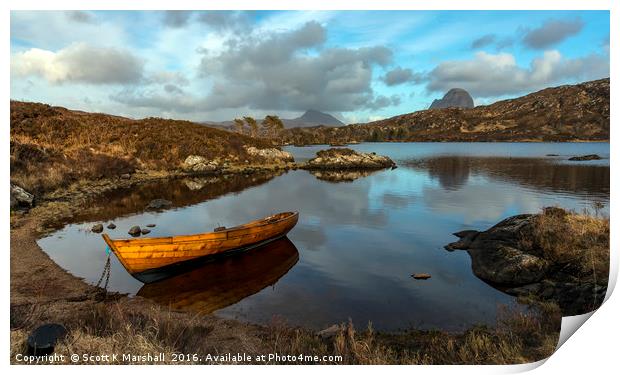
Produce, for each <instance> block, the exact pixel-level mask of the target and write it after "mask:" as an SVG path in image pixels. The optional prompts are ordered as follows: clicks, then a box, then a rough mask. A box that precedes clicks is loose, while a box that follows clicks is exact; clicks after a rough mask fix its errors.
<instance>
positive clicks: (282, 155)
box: [245, 146, 295, 163]
mask: <svg viewBox="0 0 620 375" xmlns="http://www.w3.org/2000/svg"><path fill="white" fill-rule="evenodd" d="M245 151H246V152H247V153H248V154H250V155H252V156H258V157H261V158H264V159H267V160H269V161H272V162H276V163H292V162H294V161H295V158H294V157H293V154H291V153H290V152H286V151H282V150H278V149H277V148H256V147H254V146H250V147H245Z"/></svg>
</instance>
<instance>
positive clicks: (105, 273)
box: [95, 248, 111, 293]
mask: <svg viewBox="0 0 620 375" xmlns="http://www.w3.org/2000/svg"><path fill="white" fill-rule="evenodd" d="M106 252H107V253H108V259H106V261H105V266H103V272H102V273H101V277H100V278H99V281H97V284H96V285H95V287H96V288H99V287H100V286H101V282H102V281H103V278H104V277H105V284H104V285H103V290H104V291H105V292H106V293H107V291H108V283H109V282H110V273H111V272H110V270H111V267H110V265H111V261H110V251H109V248H108V249H106Z"/></svg>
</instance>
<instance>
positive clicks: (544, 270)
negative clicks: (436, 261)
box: [445, 207, 607, 315]
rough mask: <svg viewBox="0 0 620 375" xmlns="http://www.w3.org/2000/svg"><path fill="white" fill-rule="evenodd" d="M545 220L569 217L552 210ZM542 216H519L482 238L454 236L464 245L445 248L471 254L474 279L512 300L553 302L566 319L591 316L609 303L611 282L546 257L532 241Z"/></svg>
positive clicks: (465, 233) (472, 232)
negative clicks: (525, 298) (518, 297)
mask: <svg viewBox="0 0 620 375" xmlns="http://www.w3.org/2000/svg"><path fill="white" fill-rule="evenodd" d="M544 214H545V215H559V216H562V215H568V213H567V212H566V211H564V210H562V209H559V208H552V207H551V208H547V209H545V213H544ZM539 216H540V214H538V215H531V214H524V215H516V216H512V217H509V218H507V219H505V220H502V221H501V222H499V223H498V224H496V225H495V226H493V227H492V228H490V229H488V230H486V231H483V232H478V231H475V230H467V231H461V232H457V233H454V235H455V236H457V237H459V238H460V239H459V240H458V241H457V242H453V243H451V244H449V245H447V246H446V247H445V248H446V249H447V250H450V251H453V250H457V249H460V250H467V252H468V253H469V255H470V257H471V260H472V270H473V272H474V274H475V275H476V276H477V277H479V278H480V279H482V280H484V281H486V282H488V283H490V284H491V285H494V286H496V287H498V289H500V290H502V291H505V292H507V293H509V294H512V295H523V296H534V297H537V298H539V299H542V300H553V301H555V302H557V303H558V305H559V306H560V308H561V309H562V311H563V313H564V314H565V315H575V314H583V313H585V312H588V311H592V309H594V308H596V307H597V306H598V304H600V303H602V301H603V299H604V296H605V292H606V290H607V280H601V279H598V280H597V278H596V276H593V275H594V273H593V274H592V275H590V276H584V275H583V274H579V273H577V272H576V271H575V269H576V268H578V267H575V265H571V264H570V262H571V261H572V260H562V259H561V260H558V259H552V258H549V257H548V256H546V254H544V253H543V250H542V249H541V246H540V244H538V243H536V241H533V240H532V238H534V235H533V233H534V230H535V225H536V220H537V218H538V217H539ZM580 261H582V260H577V262H580Z"/></svg>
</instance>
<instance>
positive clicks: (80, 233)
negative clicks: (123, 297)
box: [39, 143, 609, 331]
mask: <svg viewBox="0 0 620 375" xmlns="http://www.w3.org/2000/svg"><path fill="white" fill-rule="evenodd" d="M325 147H326V146H316V147H315V146H313V147H301V148H298V147H288V148H287V150H288V151H291V152H293V154H294V155H295V157H296V160H298V161H304V160H307V159H308V158H310V157H312V156H314V154H315V152H316V151H317V150H319V149H324V148H325ZM352 148H354V149H357V150H360V151H366V152H368V151H374V152H377V153H379V154H383V155H388V156H390V157H392V158H393V159H394V160H395V161H396V163H397V164H398V166H399V167H398V168H397V169H395V170H383V171H378V172H374V173H370V174H368V173H366V174H361V175H358V176H355V175H348V176H347V177H346V179H347V180H349V181H347V182H335V181H334V178H333V177H332V178H327V179H326V178H325V176H319V177H320V178H318V177H317V176H315V175H313V174H311V173H309V172H307V171H302V170H298V171H290V172H288V173H284V174H281V175H279V176H268V175H257V176H250V177H243V176H237V177H231V178H228V179H225V180H224V179H216V178H205V179H184V180H177V181H170V182H166V183H159V184H153V185H145V186H141V187H137V188H133V189H132V190H130V191H117V192H113V193H110V194H108V195H107V196H105V197H104V198H103V200H101V201H99V202H94V203H93V204H92V207H91V208H89V209H88V210H86V213H84V214H83V216H82V217H78V219H79V221H81V222H80V223H77V224H70V225H67V226H65V227H64V228H62V229H60V230H59V231H57V232H55V233H52V234H51V235H50V236H48V237H46V238H43V239H41V240H40V241H39V244H40V245H41V247H42V248H43V249H44V250H45V251H46V252H47V253H48V254H49V255H50V256H51V257H52V259H54V260H55V261H56V262H57V263H58V264H60V265H61V266H62V267H64V268H65V269H67V270H68V271H69V272H71V273H73V274H74V275H76V276H79V277H82V278H84V279H85V280H86V281H88V282H90V283H95V282H96V281H97V280H98V279H99V276H100V274H101V271H102V267H103V266H104V263H105V260H106V257H107V255H106V253H105V244H104V242H103V240H102V239H101V236H100V235H99V234H94V233H91V232H90V227H91V226H92V225H93V224H95V223H99V222H104V223H107V222H111V221H114V223H115V224H116V225H117V229H115V230H108V229H106V232H107V233H109V234H110V236H112V237H113V238H125V237H127V236H128V235H127V234H126V233H127V230H128V229H129V228H130V227H131V226H133V225H140V226H145V225H146V224H149V223H154V224H156V225H157V226H156V227H155V228H152V229H153V230H152V232H151V233H150V234H149V235H148V236H151V237H152V236H169V235H179V234H191V233H200V232H205V231H211V230H213V228H215V227H217V226H220V225H225V226H233V225H237V224H241V223H244V222H247V221H250V220H253V219H256V218H260V217H264V216H267V215H270V214H272V213H276V212H280V211H299V212H300V219H299V223H298V224H297V226H296V227H295V228H294V229H293V230H292V231H291V232H290V233H289V235H288V239H289V240H290V241H289V240H282V241H278V242H276V243H274V244H272V245H271V246H269V247H267V248H265V249H261V250H260V251H256V252H252V253H248V254H246V255H242V256H239V257H233V258H229V259H226V260H224V261H222V262H218V263H211V264H206V265H204V266H201V267H199V268H197V269H196V270H194V271H191V272H189V273H186V274H183V275H179V276H176V277H174V278H171V279H168V280H165V281H162V282H159V283H156V284H151V285H143V284H142V283H140V282H139V281H137V280H135V279H133V278H132V277H131V276H130V275H129V274H127V272H126V271H125V270H124V269H123V267H122V266H121V265H120V263H119V262H118V261H117V259H116V258H115V257H114V256H113V257H112V275H111V279H110V284H109V289H110V290H114V291H119V292H124V293H129V294H132V295H134V294H137V295H140V296H143V297H145V298H150V299H153V300H154V301H156V302H158V303H161V304H163V305H170V306H171V307H172V308H175V309H185V310H191V311H203V312H211V311H214V312H215V314H217V315H220V316H223V317H231V318H237V319H241V320H246V321H251V322H257V323H269V322H270V321H271V320H272V319H274V317H278V318H279V319H284V320H286V321H287V322H288V323H290V324H292V325H300V326H305V327H309V328H315V329H321V328H325V327H327V326H329V325H331V324H334V323H338V322H342V321H347V320H348V319H349V318H351V319H352V320H353V322H354V324H355V325H356V326H366V325H367V323H368V322H369V321H371V322H372V324H373V326H374V327H375V328H377V329H380V330H392V331H395V330H400V329H406V328H411V327H415V328H423V329H429V328H437V329H447V330H462V329H465V328H468V327H470V326H471V325H473V324H491V325H492V324H494V322H495V318H496V311H497V307H498V306H499V305H502V304H514V303H516V302H515V301H514V298H513V297H511V296H508V295H506V294H504V293H502V292H501V291H499V290H497V289H495V288H493V287H491V286H489V285H487V284H486V283H484V282H482V281H481V280H479V279H478V278H476V277H475V276H474V275H473V274H472V271H471V261H470V259H469V256H468V255H467V253H466V252H464V251H455V252H448V251H446V250H444V249H443V246H444V245H446V244H447V243H449V242H452V241H455V240H456V238H455V237H453V236H452V235H451V233H453V232H456V231H460V230H463V229H477V230H484V229H486V228H488V227H490V226H491V225H493V224H495V223H497V222H498V221H499V220H501V219H503V218H505V217H507V216H510V215H514V214H518V213H526V212H537V211H538V210H539V209H540V208H541V207H544V206H549V205H558V206H562V207H566V208H570V209H575V210H578V211H581V210H584V209H591V207H592V205H593V202H595V201H596V202H601V203H603V204H604V208H603V209H602V213H603V214H607V212H608V206H609V144H608V143H575V144H558V143H556V144H549V143H510V144H506V143H483V144H480V143H473V144H472V143H366V144H359V145H355V146H352ZM592 153H596V154H599V155H601V156H602V157H603V158H604V159H603V160H600V161H591V162H569V161H567V159H568V157H570V156H574V155H583V154H592ZM548 154H556V155H557V156H547V155H548ZM357 177H359V178H357ZM350 180H353V181H350ZM155 198H166V199H169V200H171V201H173V202H174V204H175V207H174V208H173V209H170V210H167V211H163V212H143V211H142V209H143V208H144V207H145V206H146V204H147V203H148V202H149V200H150V199H155ZM418 272H425V273H430V274H431V275H432V278H431V279H429V280H425V281H420V280H414V279H412V278H411V277H410V275H411V274H412V273H418Z"/></svg>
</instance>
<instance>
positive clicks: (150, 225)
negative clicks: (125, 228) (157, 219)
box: [146, 224, 155, 228]
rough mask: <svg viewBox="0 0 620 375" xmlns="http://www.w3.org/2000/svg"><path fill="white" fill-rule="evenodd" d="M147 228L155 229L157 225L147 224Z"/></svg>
mask: <svg viewBox="0 0 620 375" xmlns="http://www.w3.org/2000/svg"><path fill="white" fill-rule="evenodd" d="M146 226H147V227H149V228H154V227H155V224H146Z"/></svg>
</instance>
